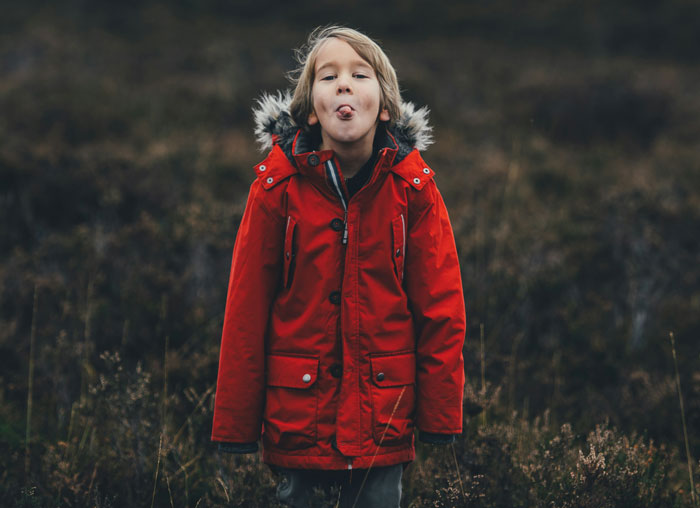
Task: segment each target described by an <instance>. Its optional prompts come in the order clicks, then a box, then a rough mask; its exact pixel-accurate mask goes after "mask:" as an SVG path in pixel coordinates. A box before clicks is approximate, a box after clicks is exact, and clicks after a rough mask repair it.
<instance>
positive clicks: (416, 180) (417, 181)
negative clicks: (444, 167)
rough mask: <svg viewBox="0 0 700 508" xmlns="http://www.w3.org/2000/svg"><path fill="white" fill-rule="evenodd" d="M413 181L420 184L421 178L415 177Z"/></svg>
mask: <svg viewBox="0 0 700 508" xmlns="http://www.w3.org/2000/svg"><path fill="white" fill-rule="evenodd" d="M413 183H415V184H416V185H418V184H419V183H420V178H418V177H415V178H414V179H413Z"/></svg>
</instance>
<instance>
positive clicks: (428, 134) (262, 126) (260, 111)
mask: <svg viewBox="0 0 700 508" xmlns="http://www.w3.org/2000/svg"><path fill="white" fill-rule="evenodd" d="M291 101H292V96H291V94H290V93H289V91H284V92H281V91H278V92H277V93H276V94H263V95H262V96H261V97H260V99H258V100H257V105H256V106H255V107H254V108H253V115H254V119H255V137H256V139H257V141H258V144H259V145H260V149H261V150H262V151H266V150H269V149H270V148H272V145H273V144H274V143H277V144H279V145H280V148H282V150H283V151H284V152H285V153H286V154H287V155H288V156H290V154H291V147H292V143H293V142H294V137H295V136H296V133H297V131H298V130H299V127H298V126H297V125H296V124H295V123H294V120H292V117H291V115H290V114H289V104H290V103H291ZM428 113H429V110H428V108H427V107H425V106H424V107H422V108H419V109H417V108H416V107H415V106H414V105H413V104H412V103H410V102H402V103H401V117H400V118H399V119H398V120H397V121H396V122H395V123H394V125H393V126H391V127H390V128H389V129H388V130H389V132H390V133H391V134H392V135H393V136H394V139H396V142H397V143H398V145H399V151H398V154H397V155H398V156H397V159H396V161H397V162H398V160H400V159H403V157H405V156H406V155H407V154H408V153H410V152H411V151H412V150H413V149H414V148H417V149H418V150H419V151H423V150H425V149H426V148H428V146H430V145H431V144H432V143H433V137H432V130H433V128H432V127H431V126H430V125H429V124H428Z"/></svg>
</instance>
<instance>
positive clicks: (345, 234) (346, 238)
mask: <svg viewBox="0 0 700 508" xmlns="http://www.w3.org/2000/svg"><path fill="white" fill-rule="evenodd" d="M343 226H344V227H343V245H347V243H348V211H347V210H345V220H344V221H343Z"/></svg>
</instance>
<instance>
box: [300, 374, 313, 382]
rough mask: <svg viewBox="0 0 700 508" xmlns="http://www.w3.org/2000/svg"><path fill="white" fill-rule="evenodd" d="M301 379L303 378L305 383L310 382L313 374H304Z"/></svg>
mask: <svg viewBox="0 0 700 508" xmlns="http://www.w3.org/2000/svg"><path fill="white" fill-rule="evenodd" d="M301 380H302V381H303V382H304V383H308V382H309V381H311V374H304V375H303V376H302V378H301Z"/></svg>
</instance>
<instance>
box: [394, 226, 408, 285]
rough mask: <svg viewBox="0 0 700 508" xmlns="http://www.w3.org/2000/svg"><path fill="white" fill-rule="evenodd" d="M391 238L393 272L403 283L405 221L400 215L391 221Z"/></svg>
mask: <svg viewBox="0 0 700 508" xmlns="http://www.w3.org/2000/svg"><path fill="white" fill-rule="evenodd" d="M391 230H392V238H393V250H392V257H393V258H394V270H395V272H396V276H397V277H398V279H399V280H400V281H403V270H404V261H405V259H406V219H405V218H404V215H403V214H401V215H399V216H398V217H396V218H395V219H394V220H393V221H391Z"/></svg>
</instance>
